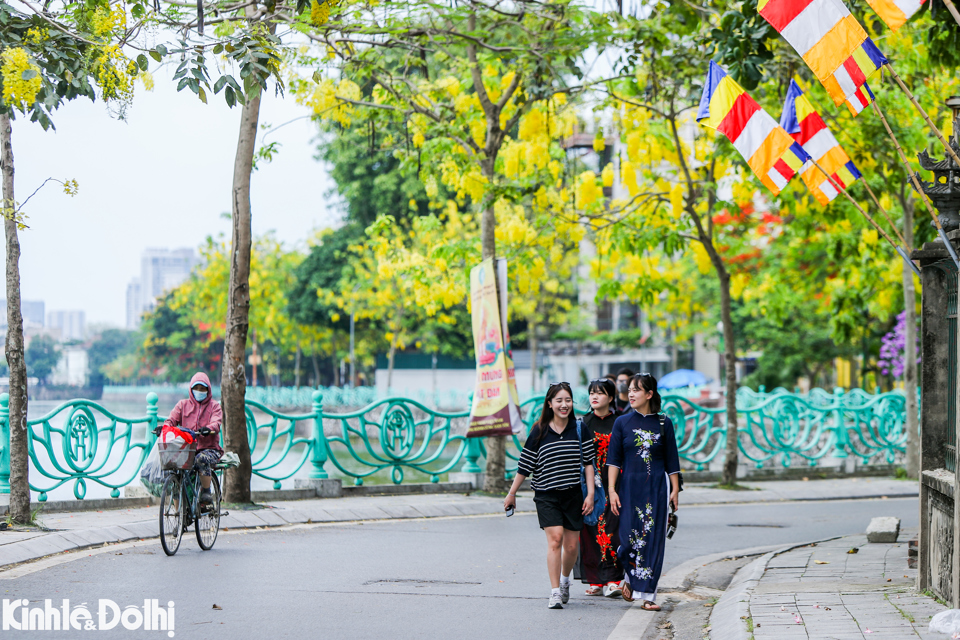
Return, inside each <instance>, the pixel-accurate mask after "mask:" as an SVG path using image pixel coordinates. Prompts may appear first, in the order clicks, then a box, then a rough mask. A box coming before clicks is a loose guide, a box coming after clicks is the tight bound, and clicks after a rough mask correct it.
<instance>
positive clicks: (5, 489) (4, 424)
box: [0, 393, 10, 493]
mask: <svg viewBox="0 0 960 640" xmlns="http://www.w3.org/2000/svg"><path fill="white" fill-rule="evenodd" d="M0 493H10V395H9V394H6V393H3V394H0Z"/></svg>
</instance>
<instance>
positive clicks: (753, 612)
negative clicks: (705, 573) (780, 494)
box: [710, 530, 946, 640]
mask: <svg viewBox="0 0 960 640" xmlns="http://www.w3.org/2000/svg"><path fill="white" fill-rule="evenodd" d="M915 536H916V531H909V530H908V531H902V532H901V533H900V537H899V541H898V542H896V543H892V544H879V543H867V539H866V536H865V535H856V536H845V537H842V538H837V539H835V540H829V541H825V542H820V543H816V544H813V545H808V546H803V547H799V548H795V549H790V550H783V551H781V552H773V553H769V554H767V555H765V556H763V557H761V558H759V559H758V560H756V561H754V562H752V563H751V564H749V565H747V566H745V567H744V568H743V569H741V570H740V571H739V572H738V573H737V576H736V577H735V578H734V580H733V582H732V583H731V585H730V587H729V588H728V589H727V591H726V592H725V593H724V595H723V597H722V598H721V599H720V602H718V603H717V606H716V607H715V608H714V612H713V616H712V617H711V621H710V622H711V627H712V628H711V637H713V638H722V639H723V640H727V639H728V638H729V639H731V640H732V639H735V638H743V639H747V638H751V637H752V638H754V640H766V639H776V640H785V639H786V640H790V639H801V638H802V639H810V640H853V639H858V640H869V639H877V638H896V639H898V640H900V639H906V638H944V637H946V636H944V635H943V634H931V633H929V631H927V628H928V625H929V623H930V618H931V617H932V616H933V615H934V614H936V613H938V612H940V611H943V610H944V609H945V608H944V607H943V606H942V605H940V604H938V603H937V602H936V601H935V600H934V599H933V598H930V597H927V596H924V595H921V594H919V593H918V592H917V590H916V588H915V584H916V578H917V570H916V569H910V568H908V566H907V550H908V541H909V540H910V539H911V538H913V537H915ZM851 549H857V553H848V552H849V551H850V550H851ZM751 633H752V635H751Z"/></svg>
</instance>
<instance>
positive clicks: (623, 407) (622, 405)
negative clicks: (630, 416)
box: [613, 367, 633, 413]
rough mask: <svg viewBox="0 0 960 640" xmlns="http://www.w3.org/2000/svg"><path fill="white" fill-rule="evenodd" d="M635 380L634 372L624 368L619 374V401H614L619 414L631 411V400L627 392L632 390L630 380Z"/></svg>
mask: <svg viewBox="0 0 960 640" xmlns="http://www.w3.org/2000/svg"><path fill="white" fill-rule="evenodd" d="M632 378H633V370H631V369H627V368H626V367H624V368H623V369H620V371H618V372H617V399H616V400H615V401H614V405H613V406H614V408H615V409H616V410H617V413H625V412H627V411H629V409H630V398H629V397H628V396H627V392H628V390H629V389H630V380H631V379H632Z"/></svg>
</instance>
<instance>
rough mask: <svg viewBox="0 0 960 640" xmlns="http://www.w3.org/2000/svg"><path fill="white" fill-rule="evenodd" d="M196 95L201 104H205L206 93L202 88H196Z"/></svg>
mask: <svg viewBox="0 0 960 640" xmlns="http://www.w3.org/2000/svg"><path fill="white" fill-rule="evenodd" d="M197 95H198V96H200V101H201V102H203V104H207V92H206V91H204V90H203V87H197Z"/></svg>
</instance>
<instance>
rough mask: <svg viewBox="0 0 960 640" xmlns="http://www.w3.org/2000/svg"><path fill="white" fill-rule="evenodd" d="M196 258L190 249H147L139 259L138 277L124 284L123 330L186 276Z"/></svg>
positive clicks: (130, 325)
mask: <svg viewBox="0 0 960 640" xmlns="http://www.w3.org/2000/svg"><path fill="white" fill-rule="evenodd" d="M196 263H197V259H196V256H195V254H194V252H193V249H190V248H181V249H160V248H150V249H147V250H145V251H144V252H143V254H142V256H141V258H140V276H139V277H137V278H133V279H132V280H131V281H130V283H129V284H128V285H127V329H136V328H137V327H139V326H140V319H141V317H142V316H143V314H144V313H145V312H147V311H150V310H152V309H153V308H154V307H156V305H157V299H158V298H160V297H161V296H162V295H163V294H164V293H165V292H167V291H169V290H170V289H173V288H175V287H176V286H177V285H179V284H180V283H181V282H183V281H184V280H186V279H187V278H188V277H189V276H190V271H191V270H192V269H193V267H194V265H196Z"/></svg>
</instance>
